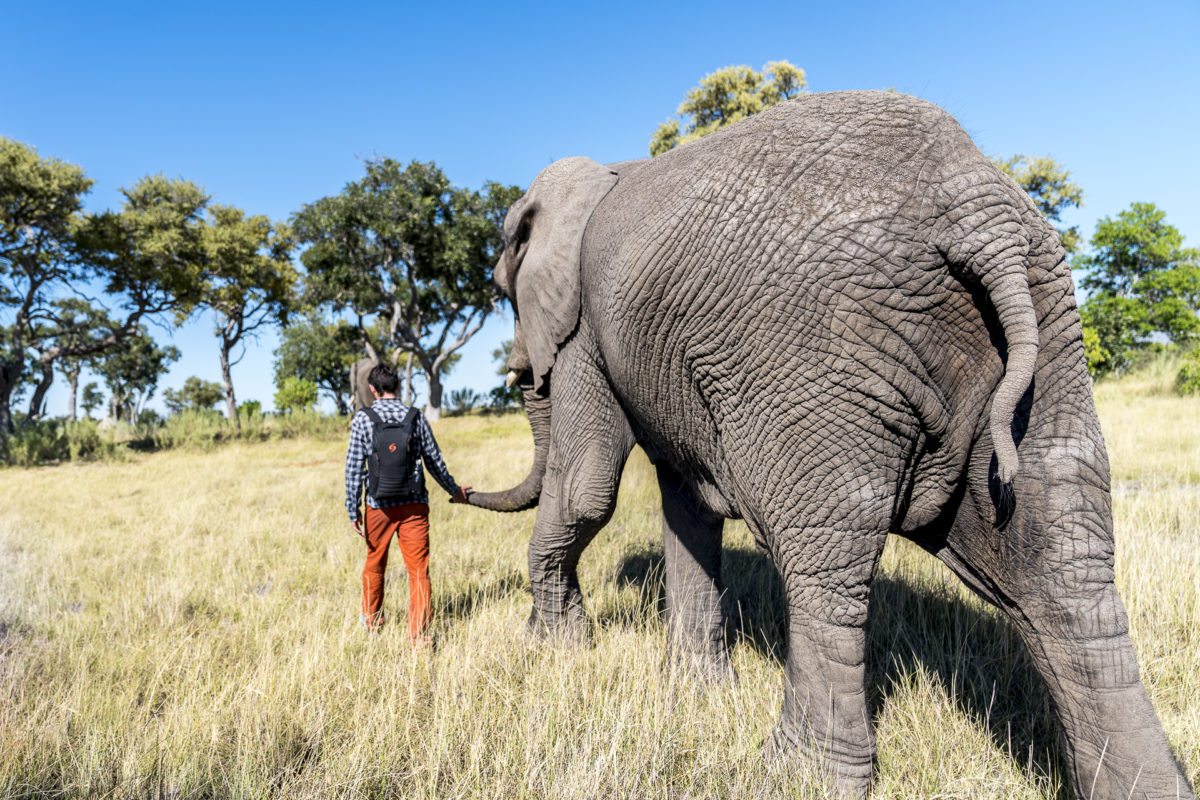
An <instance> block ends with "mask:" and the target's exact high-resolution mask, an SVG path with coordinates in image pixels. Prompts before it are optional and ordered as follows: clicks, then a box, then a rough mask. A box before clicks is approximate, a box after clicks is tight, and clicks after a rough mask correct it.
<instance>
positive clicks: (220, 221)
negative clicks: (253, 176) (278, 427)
mask: <svg viewBox="0 0 1200 800" xmlns="http://www.w3.org/2000/svg"><path fill="white" fill-rule="evenodd" d="M209 211H210V214H211V218H212V222H211V224H210V225H208V226H206V227H205V230H204V237H203V238H204V251H205V267H206V270H207V280H206V281H205V284H204V287H203V290H202V294H201V299H200V301H199V304H200V305H202V306H206V307H208V308H211V309H212V310H213V312H214V313H215V314H216V318H217V327H216V334H217V338H218V339H219V340H220V350H221V381H222V384H223V385H224V388H225V408H226V415H227V416H228V417H229V419H230V421H231V422H232V423H233V425H234V427H236V428H237V429H238V430H240V429H241V426H242V423H241V419H240V417H239V416H238V413H237V398H236V396H235V394H234V390H233V375H232V368H233V366H234V365H236V364H237V363H238V362H239V361H241V359H242V357H243V356H244V355H245V341H246V339H248V338H249V339H253V338H255V336H256V335H257V332H258V331H259V330H260V329H261V328H262V327H263V326H265V325H268V324H271V323H273V322H276V321H277V322H279V323H280V324H283V323H284V322H286V321H287V315H288V311H289V309H290V308H291V307H292V305H293V303H294V300H295V290H296V283H297V280H298V277H299V276H298V275H297V273H296V269H295V267H293V266H292V260H291V254H292V238H291V231H290V229H289V228H288V227H287V226H286V225H272V224H271V222H270V220H268V219H267V218H266V217H265V216H262V215H254V216H250V217H247V216H246V214H245V212H243V211H242V210H241V209H238V208H234V207H232V206H213V207H212V208H210V209H209ZM239 345H240V346H242V351H241V353H240V354H238V355H237V356H236V357H234V355H233V354H234V351H235V350H236V349H237V348H238V347H239Z"/></svg>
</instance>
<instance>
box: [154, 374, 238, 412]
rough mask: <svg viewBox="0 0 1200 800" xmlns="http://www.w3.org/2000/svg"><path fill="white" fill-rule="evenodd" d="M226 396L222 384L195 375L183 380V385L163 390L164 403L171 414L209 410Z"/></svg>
mask: <svg viewBox="0 0 1200 800" xmlns="http://www.w3.org/2000/svg"><path fill="white" fill-rule="evenodd" d="M224 397H225V391H224V389H223V388H222V387H221V384H219V383H214V382H212V381H206V380H203V379H202V378H198V377H196V376H195V375H192V376H191V377H189V378H188V379H187V380H186V381H184V382H183V386H182V387H181V388H179V389H178V390H176V389H167V390H166V391H165V392H163V405H165V406H166V407H167V412H168V413H170V414H178V413H180V412H182V411H208V410H210V409H211V408H212V407H213V406H215V405H216V404H217V403H219V402H221V400H222V399H223V398H224Z"/></svg>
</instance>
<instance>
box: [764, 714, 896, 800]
mask: <svg viewBox="0 0 1200 800" xmlns="http://www.w3.org/2000/svg"><path fill="white" fill-rule="evenodd" d="M763 756H764V757H765V758H766V760H767V762H768V763H769V764H770V765H771V766H772V767H775V768H780V767H782V768H792V769H797V770H802V771H803V772H804V773H806V774H811V775H812V776H813V777H814V778H815V779H816V780H817V781H818V782H819V783H822V784H824V785H825V786H827V787H829V789H830V790H831V795H830V796H832V797H836V798H838V800H867V796H868V795H869V794H870V791H871V778H872V776H873V775H874V771H875V763H874V761H875V760H874V758H873V757H867V758H866V759H863V758H861V757H859V758H845V757H841V758H839V757H836V756H835V754H834V753H833V752H832V751H831V750H830V749H829V748H827V747H826V748H822V747H818V746H816V745H815V743H808V742H805V741H804V740H803V739H799V738H798V737H794V736H792V735H789V734H788V733H786V732H785V731H784V730H783V728H777V729H776V730H775V732H774V733H773V734H772V735H771V738H769V739H768V740H767V742H766V744H765V745H764V746H763Z"/></svg>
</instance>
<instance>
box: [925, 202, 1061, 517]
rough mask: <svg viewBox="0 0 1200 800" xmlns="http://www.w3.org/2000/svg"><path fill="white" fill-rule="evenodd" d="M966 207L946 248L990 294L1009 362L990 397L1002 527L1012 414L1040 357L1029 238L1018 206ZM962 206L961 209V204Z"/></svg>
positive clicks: (1012, 464)
mask: <svg viewBox="0 0 1200 800" xmlns="http://www.w3.org/2000/svg"><path fill="white" fill-rule="evenodd" d="M972 200H973V202H968V203H965V204H964V205H965V206H966V207H967V208H972V209H973V211H974V213H970V214H968V215H967V216H966V217H965V218H962V219H960V220H958V221H957V224H956V225H954V226H953V229H954V230H953V233H954V235H953V236H952V238H951V240H950V241H952V242H953V244H949V246H948V247H946V248H945V249H944V250H943V253H944V254H945V255H946V257H947V260H948V261H949V263H950V264H951V265H952V266H957V267H959V268H961V269H963V270H964V271H965V272H967V273H968V274H969V275H970V276H971V277H972V278H974V279H975V280H977V281H978V282H979V284H980V285H981V286H982V287H983V289H984V291H985V292H986V293H987V297H988V301H989V302H990V304H991V306H992V308H993V309H994V310H995V312H996V317H997V319H998V321H999V324H1000V328H1001V330H1003V332H1004V341H1005V345H1006V348H1007V358H1006V359H1005V363H1004V376H1003V377H1002V378H1001V379H1000V382H999V383H998V384H997V386H996V389H995V391H994V392H993V393H992V407H991V413H990V416H989V418H988V429H989V432H990V433H991V437H992V445H993V447H994V448H995V451H996V471H995V474H994V478H993V482H994V483H995V484H998V485H994V486H993V497H994V498H995V501H996V510H997V525H998V526H999V527H1003V526H1004V525H1005V524H1006V523H1007V521H1008V518H1009V517H1011V513H1012V508H1013V479H1014V478H1015V477H1016V474H1017V469H1018V467H1019V461H1018V458H1017V446H1016V442H1015V440H1014V438H1013V415H1014V414H1015V413H1016V409H1017V404H1018V403H1019V402H1020V400H1021V397H1022V396H1023V395H1024V394H1025V392H1026V390H1027V389H1028V388H1029V385H1030V383H1031V382H1032V381H1033V373H1034V368H1035V366H1036V364H1037V356H1038V343H1039V336H1038V321H1037V313H1036V312H1035V311H1034V307H1033V296H1032V294H1031V292H1030V288H1029V255H1030V236H1029V233H1028V232H1027V230H1026V228H1025V226H1024V225H1023V224H1022V219H1021V210H1020V209H1019V207H1017V206H1016V205H1015V204H1012V205H1010V204H1007V203H999V204H998V203H997V202H996V197H995V195H994V194H993V195H992V196H991V197H990V198H987V200H988V201H990V202H980V201H981V200H983V198H981V197H979V196H976V197H975V198H972ZM959 207H960V208H962V207H963V206H959Z"/></svg>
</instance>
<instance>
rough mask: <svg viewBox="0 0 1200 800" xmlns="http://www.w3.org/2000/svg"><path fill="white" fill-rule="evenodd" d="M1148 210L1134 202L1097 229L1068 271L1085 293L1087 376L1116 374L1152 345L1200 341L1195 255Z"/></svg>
mask: <svg viewBox="0 0 1200 800" xmlns="http://www.w3.org/2000/svg"><path fill="white" fill-rule="evenodd" d="M1166 216H1167V215H1166V212H1164V211H1163V210H1162V209H1160V208H1158V207H1157V206H1156V205H1154V204H1153V203H1133V204H1131V205H1130V207H1129V208H1128V209H1127V210H1125V211H1122V212H1120V213H1119V214H1117V216H1116V217H1104V218H1103V219H1101V220H1100V221H1099V222H1098V223H1097V224H1096V232H1095V233H1094V234H1093V235H1092V238H1091V241H1090V243H1089V244H1090V247H1089V252H1088V253H1087V254H1086V255H1082V256H1079V257H1077V258H1076V259H1075V260H1074V261H1073V263H1072V266H1073V267H1074V268H1075V269H1077V270H1079V271H1080V272H1082V273H1083V276H1082V278H1081V279H1080V280H1079V285H1080V287H1081V288H1082V289H1084V291H1087V292H1089V296H1088V299H1087V301H1086V302H1084V304H1083V305H1082V306H1081V307H1080V316H1081V317H1082V319H1083V324H1084V335H1085V342H1086V341H1090V342H1091V343H1092V347H1091V348H1090V350H1089V352H1088V359H1089V363H1090V364H1091V365H1092V369H1093V372H1095V373H1097V374H1103V373H1105V372H1112V371H1119V370H1121V369H1123V368H1124V367H1126V366H1127V365H1128V364H1129V363H1130V361H1131V358H1132V356H1133V355H1134V354H1135V353H1136V352H1137V351H1139V350H1143V349H1145V348H1146V347H1147V346H1148V345H1149V344H1151V343H1152V342H1153V341H1154V339H1155V338H1156V337H1157V338H1160V339H1166V340H1168V341H1170V342H1172V343H1174V344H1185V343H1192V342H1195V341H1197V340H1198V339H1200V317H1197V313H1198V312H1200V251H1198V250H1197V249H1196V248H1193V247H1185V246H1184V240H1183V235H1182V234H1181V233H1180V232H1179V230H1178V229H1177V228H1176V227H1175V226H1174V225H1171V224H1169V223H1167V221H1166Z"/></svg>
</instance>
